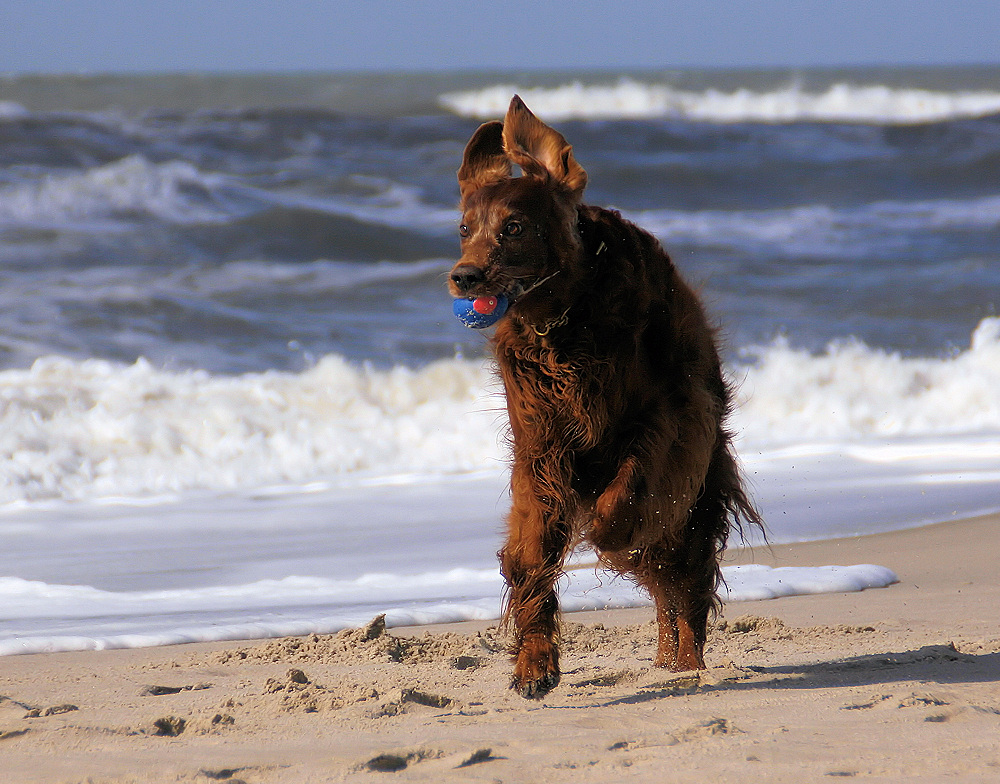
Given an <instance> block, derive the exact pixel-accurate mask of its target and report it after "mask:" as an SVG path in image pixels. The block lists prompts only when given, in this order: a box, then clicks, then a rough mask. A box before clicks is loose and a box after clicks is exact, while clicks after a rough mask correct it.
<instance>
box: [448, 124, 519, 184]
mask: <svg viewBox="0 0 1000 784" xmlns="http://www.w3.org/2000/svg"><path fill="white" fill-rule="evenodd" d="M510 174H511V165H510V158H508V157H507V154H506V153H505V152H504V151H503V123H501V122H499V121H493V122H488V123H485V124H484V125H480V126H479V130H477V131H476V132H475V133H474V134H472V138H471V139H469V143H468V144H467V145H465V155H464V156H463V157H462V166H461V167H460V168H459V170H458V188H459V191H460V192H461V194H462V201H465V197H466V195H467V194H469V193H471V192H472V191H474V190H476V189H478V188H481V187H482V186H484V185H486V184H487V183H489V182H494V181H496V180H502V179H504V178H505V177H510Z"/></svg>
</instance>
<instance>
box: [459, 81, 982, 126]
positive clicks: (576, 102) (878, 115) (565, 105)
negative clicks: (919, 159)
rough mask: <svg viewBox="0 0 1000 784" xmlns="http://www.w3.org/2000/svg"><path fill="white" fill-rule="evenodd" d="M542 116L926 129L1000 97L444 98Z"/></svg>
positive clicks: (496, 92)
mask: <svg viewBox="0 0 1000 784" xmlns="http://www.w3.org/2000/svg"><path fill="white" fill-rule="evenodd" d="M515 93H517V94H519V95H520V96H521V97H522V98H523V99H524V101H525V103H527V104H528V106H530V107H531V109H532V111H534V112H535V113H536V114H537V115H538V116H540V117H542V118H544V119H545V120H549V121H561V120H569V119H646V118H656V117H663V118H676V119H685V120H694V121H701V122H714V123H736V122H764V123H790V122H800V121H818V122H849V123H872V124H883V123H885V124H895V123H924V122H934V121H940V120H951V119H956V118H961V117H981V116H985V115H990V114H995V113H997V112H1000V92H995V91H956V92H940V91H932V90H921V89H912V88H899V87H887V86H884V85H852V84H835V85H832V86H830V87H829V88H827V89H826V90H825V91H823V92H808V91H806V90H804V89H803V88H802V87H801V86H799V85H796V84H791V85H789V86H787V87H783V88H780V89H776V90H772V91H769V92H755V91H752V90H748V89H740V90H734V91H732V92H723V91H721V90H716V89H709V90H705V91H701V92H694V91H689V90H681V89H677V88H675V87H672V86H670V85H668V84H648V83H642V82H637V81H634V80H632V79H622V80H620V81H618V82H617V83H614V84H584V83H582V82H572V83H570V84H565V85H562V86H560V87H554V88H542V87H524V86H523V85H522V86H519V85H516V84H499V85H495V86H492V87H487V88H484V89H480V90H472V91H466V92H455V93H448V94H445V95H442V96H441V97H440V103H441V105H442V106H444V107H445V108H446V109H448V110H450V111H453V112H455V113H456V114H460V115H463V116H467V117H478V118H482V119H490V118H497V117H502V116H503V114H504V112H505V111H506V110H507V104H508V103H509V102H510V97H511V96H512V95H513V94H515Z"/></svg>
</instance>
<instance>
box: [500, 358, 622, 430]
mask: <svg viewBox="0 0 1000 784" xmlns="http://www.w3.org/2000/svg"><path fill="white" fill-rule="evenodd" d="M494 348H495V350H496V358H497V364H498V367H499V370H500V376H501V378H502V380H503V383H504V389H505V392H506V395H507V409H508V412H509V414H510V417H511V426H512V428H513V430H514V436H515V439H517V438H523V437H527V438H535V437H539V438H545V439H546V440H557V441H562V442H563V446H566V447H570V448H585V447H590V446H593V445H594V443H595V442H596V441H597V440H599V439H600V437H601V433H602V431H603V429H604V423H606V422H607V420H608V414H609V411H608V409H607V403H608V401H607V398H606V396H605V395H604V394H602V389H604V388H605V387H606V383H605V382H606V379H605V378H604V376H605V374H606V373H607V372H608V371H609V366H608V364H607V363H606V362H601V361H600V360H598V359H596V358H595V357H594V356H593V355H592V354H590V353H588V352H586V351H580V350H576V351H574V350H571V349H569V350H568V349H567V348H565V347H563V346H558V345H557V344H554V343H552V342H550V341H549V340H547V339H539V340H520V341H517V340H515V341H509V342H503V343H498V344H496V345H495V347H494Z"/></svg>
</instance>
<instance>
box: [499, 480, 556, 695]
mask: <svg viewBox="0 0 1000 784" xmlns="http://www.w3.org/2000/svg"><path fill="white" fill-rule="evenodd" d="M537 476H538V470H537V468H536V469H534V470H532V469H530V468H526V467H523V466H519V465H517V464H515V466H514V472H513V477H512V485H511V487H512V494H513V505H512V508H511V512H510V517H509V518H508V532H507V542H506V544H505V545H504V547H503V549H502V550H501V551H500V553H499V556H500V569H501V571H502V572H503V576H504V578H505V579H506V581H507V585H508V589H509V590H508V595H507V608H506V612H505V619H506V620H507V621H508V622H509V623H512V624H513V627H514V635H515V637H514V647H513V651H512V653H513V657H514V673H513V677H512V678H511V688H512V689H514V690H515V691H517V692H518V693H519V694H520V695H521V696H522V697H527V698H532V697H542V696H544V695H545V694H546V693H547V692H549V691H550V690H552V689H553V688H555V686H556V685H557V684H558V683H559V648H558V635H559V629H558V611H559V600H558V597H557V596H556V580H557V579H558V577H559V575H560V574H561V572H562V565H563V560H564V558H565V557H566V551H567V549H568V547H569V544H570V526H569V524H568V523H567V522H566V521H567V520H568V511H569V510H568V509H567V508H566V504H564V503H562V502H561V499H559V498H557V497H556V496H555V494H554V493H552V492H549V493H546V492H545V491H544V490H543V489H542V488H540V487H539V484H538V481H537Z"/></svg>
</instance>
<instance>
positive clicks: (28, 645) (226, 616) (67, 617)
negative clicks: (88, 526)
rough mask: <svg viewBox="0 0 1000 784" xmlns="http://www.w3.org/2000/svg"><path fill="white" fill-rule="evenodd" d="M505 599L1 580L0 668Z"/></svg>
mask: <svg viewBox="0 0 1000 784" xmlns="http://www.w3.org/2000/svg"><path fill="white" fill-rule="evenodd" d="M723 571H724V576H725V582H726V586H725V589H724V590H723V598H724V600H725V601H727V602H738V601H748V600H760V599H774V598H777V597H781V596H795V595H800V594H817V593H838V592H851V591H861V590H864V589H867V588H881V587H885V586H887V585H891V584H892V583H894V582H896V580H897V578H896V575H895V574H894V573H893V572H892V571H891V570H889V569H886V568H884V567H880V566H873V565H858V566H825V567H812V568H809V567H780V568H776V569H775V568H771V567H767V566H757V565H751V566H731V567H726V568H725V569H724V570H723ZM502 589H503V580H502V578H501V576H500V573H499V571H498V570H497V569H496V568H491V569H479V570H473V569H461V568H459V569H451V570H448V571H446V572H426V573H421V574H417V575H399V574H388V573H381V574H365V575H362V576H360V577H358V578H356V579H353V580H329V579H324V578H320V577H286V578H283V579H280V580H261V581H258V582H254V583H247V584H241V585H232V586H211V587H205V588H191V589H185V590H174V591H131V592H124V591H123V592H114V591H104V590H99V589H97V588H92V587H90V586H86V585H58V584H47V583H43V582H40V581H32V580H23V579H20V578H17V577H4V578H0V607H2V608H3V609H2V610H0V619H2V620H3V621H4V625H5V627H6V628H7V629H8V630H10V629H13V631H14V633H13V634H11V633H10V631H8V632H7V633H5V634H3V635H2V636H0V656H3V655H11V654H20V653H40V652H51V651H66V650H101V649H108V648H135V647H146V646H152V645H169V644H175V643H181V642H196V641H214V640H235V639H250V638H260V637H278V636H283V635H291V634H307V633H312V632H319V633H330V632H335V631H339V630H340V629H344V628H350V627H352V626H358V625H360V624H362V623H364V621H366V620H368V619H370V618H371V617H373V616H374V615H376V614H378V613H383V612H384V613H386V616H387V617H386V621H387V624H388V625H390V626H402V625H420V624H427V623H447V622H454V621H463V620H495V619H497V618H498V617H499V609H500V606H499V601H498V598H499V596H500V595H501V591H502ZM560 602H561V606H562V608H563V609H564V610H567V611H574V610H598V609H612V608H623V607H642V606H646V605H649V604H650V601H649V598H648V596H646V595H645V594H643V593H642V592H641V591H639V590H638V589H637V588H636V587H635V586H634V585H633V584H631V583H629V582H627V581H624V580H621V579H617V578H612V577H611V576H610V575H604V574H600V573H598V572H596V571H595V570H594V569H586V568H581V569H574V570H572V571H570V572H569V573H568V576H567V577H566V578H564V579H563V580H562V581H561V585H560ZM207 614H211V617H212V621H211V622H210V623H206V622H205V616H206V615H207Z"/></svg>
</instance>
